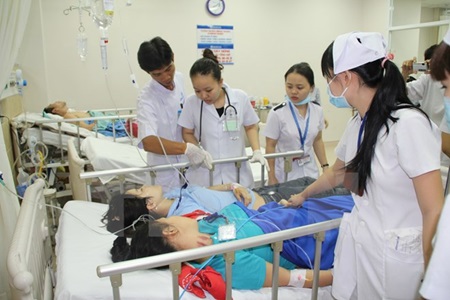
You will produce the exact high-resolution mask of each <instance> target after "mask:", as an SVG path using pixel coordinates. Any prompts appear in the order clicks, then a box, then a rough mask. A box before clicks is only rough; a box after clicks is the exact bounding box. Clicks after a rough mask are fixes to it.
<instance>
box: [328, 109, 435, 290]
mask: <svg viewBox="0 0 450 300" xmlns="http://www.w3.org/2000/svg"><path fill="white" fill-rule="evenodd" d="M393 116H394V117H398V118H399V120H398V121H397V122H396V123H395V124H392V122H390V121H389V128H390V129H389V134H388V135H386V133H385V130H383V129H382V130H381V131H380V133H379V135H378V141H377V143H376V145H375V155H374V158H373V160H372V172H371V177H370V179H368V182H367V186H366V188H367V191H365V192H364V194H363V196H362V197H360V196H358V195H356V194H354V193H352V196H353V199H354V201H355V206H354V208H353V210H352V211H351V213H346V214H344V216H343V220H342V223H341V226H340V229H339V236H338V241H337V243H336V248H335V261H334V278H333V289H332V293H333V296H334V297H336V298H337V299H350V298H352V299H416V297H417V295H418V288H419V285H420V280H421V278H422V276H423V249H422V214H421V211H420V208H419V204H418V200H417V197H416V194H415V191H414V186H413V182H412V178H414V177H417V176H419V175H422V174H425V173H427V172H430V171H433V170H439V154H440V151H441V139H440V133H439V130H438V128H437V126H436V125H435V124H434V123H432V122H431V125H430V122H429V121H428V120H427V119H426V118H425V117H424V116H423V115H422V114H421V113H420V112H418V111H415V110H412V109H400V110H398V111H397V112H394V113H393ZM360 125H361V118H360V117H359V115H357V116H355V117H353V118H352V119H351V120H350V121H349V123H348V125H347V128H346V130H345V132H344V135H343V137H342V139H341V140H340V142H339V144H338V146H337V148H336V156H337V157H338V158H339V159H340V160H342V161H344V162H345V163H346V164H347V163H349V161H350V160H351V159H353V157H354V156H355V153H356V150H357V140H358V136H359V130H360Z"/></svg>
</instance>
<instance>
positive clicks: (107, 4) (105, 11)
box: [90, 0, 114, 30]
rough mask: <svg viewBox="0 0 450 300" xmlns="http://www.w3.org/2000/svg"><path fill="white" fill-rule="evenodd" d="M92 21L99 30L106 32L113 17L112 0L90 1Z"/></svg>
mask: <svg viewBox="0 0 450 300" xmlns="http://www.w3.org/2000/svg"><path fill="white" fill-rule="evenodd" d="M90 2H91V10H92V19H93V20H94V23H95V24H97V26H98V28H99V29H100V30H107V29H108V27H109V26H110V25H111V22H112V18H113V15H114V0H90Z"/></svg>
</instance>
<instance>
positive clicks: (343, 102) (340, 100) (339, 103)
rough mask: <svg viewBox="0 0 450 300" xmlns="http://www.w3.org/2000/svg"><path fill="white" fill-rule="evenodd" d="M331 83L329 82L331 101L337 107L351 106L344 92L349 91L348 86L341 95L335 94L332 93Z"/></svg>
mask: <svg viewBox="0 0 450 300" xmlns="http://www.w3.org/2000/svg"><path fill="white" fill-rule="evenodd" d="M330 83H331V81H330ZM330 83H328V86H327V93H328V96H330V103H331V104H333V105H334V106H336V107H337V108H351V106H350V104H348V102H347V99H345V97H344V94H345V92H346V91H347V88H345V90H344V91H343V92H342V94H341V95H340V96H339V97H336V96H334V95H333V94H332V93H331V89H330Z"/></svg>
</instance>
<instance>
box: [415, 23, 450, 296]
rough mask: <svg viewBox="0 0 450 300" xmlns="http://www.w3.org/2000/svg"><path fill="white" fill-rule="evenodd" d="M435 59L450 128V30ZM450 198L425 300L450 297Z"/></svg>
mask: <svg viewBox="0 0 450 300" xmlns="http://www.w3.org/2000/svg"><path fill="white" fill-rule="evenodd" d="M435 53H436V54H435V56H433V60H432V61H431V64H430V69H431V76H432V77H433V78H434V79H435V80H439V81H440V82H441V84H442V86H443V87H445V88H444V106H445V116H444V117H445V118H446V124H448V125H446V127H447V128H450V30H449V31H448V32H447V34H446V36H445V37H444V41H443V42H442V43H441V44H440V45H439V47H438V48H437V49H436V50H435ZM449 199H450V198H449V197H448V196H447V199H446V200H445V206H444V209H443V211H442V214H441V217H440V220H439V225H438V228H437V232H436V236H435V238H434V245H433V254H432V255H431V259H430V263H429V264H428V268H427V271H426V273H425V278H424V280H423V284H422V287H421V288H420V294H421V296H422V297H424V298H425V299H430V300H444V299H448V298H449V295H450V286H449V284H448V280H449V278H450V260H449V259H448V253H449V249H450V235H449V231H450V200H449Z"/></svg>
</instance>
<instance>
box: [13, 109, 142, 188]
mask: <svg viewBox="0 0 450 300" xmlns="http://www.w3.org/2000/svg"><path fill="white" fill-rule="evenodd" d="M99 111H100V110H99ZM133 111H134V109H133V108H118V109H106V110H101V111H100V112H101V113H103V114H105V116H99V117H91V118H79V119H64V118H62V117H61V116H58V115H53V114H46V117H44V116H43V114H42V113H31V112H27V113H22V114H20V115H18V116H16V117H14V118H13V119H12V121H11V130H12V132H13V133H14V135H13V136H14V137H15V138H14V139H13V147H14V153H15V156H16V163H17V162H19V163H18V165H17V166H18V167H21V168H23V169H25V170H26V171H27V173H28V174H31V176H30V181H32V180H34V178H36V177H41V178H45V179H46V180H47V181H48V183H49V186H52V187H54V188H56V189H57V191H58V197H63V196H70V194H71V191H70V190H69V189H68V185H67V180H66V178H67V172H66V171H65V169H64V168H65V167H66V166H67V165H68V162H67V142H68V140H69V139H70V138H74V139H75V141H76V142H75V144H76V148H77V149H78V150H77V151H79V148H80V146H81V142H82V141H83V139H85V138H86V137H92V138H97V139H105V140H110V141H113V142H116V143H128V144H133V143H135V141H136V140H137V139H135V138H133V135H137V129H136V128H133V126H120V128H119V126H117V128H118V130H116V126H113V124H114V123H113V121H114V122H115V120H120V121H122V120H123V121H125V120H126V121H127V122H129V123H131V122H133V120H134V118H135V115H134V114H129V113H131V112H133ZM85 121H90V122H94V123H97V124H98V122H103V124H111V129H112V132H111V133H110V134H108V135H105V134H107V133H109V132H107V131H102V132H104V133H105V134H102V133H101V132H99V131H97V130H94V131H90V130H87V129H85V128H81V127H79V126H77V125H76V124H75V123H72V122H85ZM125 128H130V130H129V131H130V133H129V135H127V132H126V130H125ZM133 130H134V132H133ZM116 135H117V136H116ZM119 136H121V137H119Z"/></svg>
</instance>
